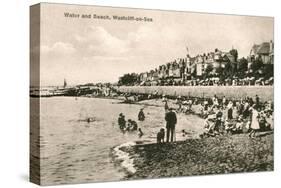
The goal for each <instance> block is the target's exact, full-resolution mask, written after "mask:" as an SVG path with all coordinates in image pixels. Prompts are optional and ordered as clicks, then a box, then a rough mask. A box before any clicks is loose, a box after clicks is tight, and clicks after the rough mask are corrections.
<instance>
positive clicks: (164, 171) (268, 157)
mask: <svg viewBox="0 0 281 188" xmlns="http://www.w3.org/2000/svg"><path fill="white" fill-rule="evenodd" d="M153 101H154V100H153ZM153 101H151V100H146V101H141V102H138V103H141V104H138V105H151V104H149V103H151V102H153ZM154 105H155V104H154ZM159 107H161V106H159ZM191 114H193V115H198V114H197V113H196V112H194V113H191ZM187 116H188V115H187ZM199 117H200V116H199ZM200 118H202V117H200ZM273 137H274V135H273V131H271V132H259V133H258V137H257V138H254V139H251V138H249V136H248V134H245V133H242V134H235V135H221V136H216V137H208V138H203V139H200V138H188V139H185V140H181V141H175V142H172V143H162V144H157V143H154V142H153V143H136V142H134V144H133V145H129V146H126V145H123V144H121V145H119V146H116V147H118V150H119V151H120V152H121V153H123V154H124V155H126V159H125V160H124V161H130V165H129V166H130V168H133V169H134V171H132V170H130V169H128V168H127V167H126V165H125V166H124V165H122V158H121V167H122V168H123V169H124V170H125V172H126V174H127V175H126V176H125V177H124V178H123V179H124V180H134V179H143V178H161V177H177V176H193V175H211V174H225V173H241V172H259V171H273V170H274V160H273V148H274V147H273ZM116 147H115V148H116ZM116 159H117V160H120V158H118V156H117V157H116V155H115V157H114V161H116ZM119 162H120V161H119ZM125 163H126V162H125Z"/></svg>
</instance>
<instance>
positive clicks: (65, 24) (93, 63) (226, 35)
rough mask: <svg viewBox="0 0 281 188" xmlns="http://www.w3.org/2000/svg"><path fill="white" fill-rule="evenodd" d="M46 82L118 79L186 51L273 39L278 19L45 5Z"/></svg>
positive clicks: (242, 49) (245, 49) (242, 52)
mask: <svg viewBox="0 0 281 188" xmlns="http://www.w3.org/2000/svg"><path fill="white" fill-rule="evenodd" d="M65 12H69V13H76V14H97V15H109V16H112V15H117V16H135V17H150V18H152V19H153V22H137V21H116V20H97V19H85V18H84V19H81V18H65V17H64V13H65ZM41 15H42V16H41V46H40V47H41V48H40V49H41V60H40V61H41V64H40V68H41V70H40V73H41V85H62V84H63V79H64V78H66V79H67V81H68V83H69V84H82V83H89V82H116V81H117V80H118V77H120V76H121V75H122V74H124V73H128V72H138V73H139V72H144V71H147V70H150V69H153V68H156V67H158V66H159V65H161V64H164V63H166V62H169V61H172V60H174V59H176V58H178V57H184V56H185V55H186V46H188V48H189V52H190V54H191V55H192V56H193V55H197V54H199V53H207V52H210V51H213V50H214V49H215V48H219V49H220V50H223V51H229V50H230V49H231V48H232V46H233V47H234V48H236V49H238V52H239V57H243V56H247V55H248V54H249V51H250V49H251V46H252V45H253V44H254V43H256V44H259V43H261V42H264V41H269V40H273V19H272V18H267V17H253V16H251V17H249V16H233V15H215V14H199V13H187V12H166V11H151V10H149V11H148V10H139V9H117V8H103V7H89V6H73V5H67V6H65V5H52V4H44V5H43V7H42V9H41Z"/></svg>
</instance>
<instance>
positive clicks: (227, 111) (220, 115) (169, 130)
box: [118, 93, 274, 143]
mask: <svg viewBox="0 0 281 188" xmlns="http://www.w3.org/2000/svg"><path fill="white" fill-rule="evenodd" d="M155 96H157V99H161V100H162V102H163V105H164V110H165V121H166V130H165V129H164V128H163V127H162V128H160V130H159V132H158V133H157V135H156V141H157V143H162V142H165V136H166V142H173V141H175V140H176V134H175V128H176V124H177V114H178V113H183V114H190V113H192V114H196V115H199V116H200V117H202V118H204V130H203V133H202V134H201V135H200V137H201V138H206V137H213V136H217V135H223V134H240V133H244V134H246V133H248V134H249V137H251V138H253V137H256V136H257V135H256V133H257V132H259V131H272V130H273V129H274V125H273V110H274V109H273V102H272V101H263V102H262V101H261V99H260V97H259V96H258V95H256V96H255V97H254V98H252V97H245V98H240V99H227V98H226V97H225V96H223V97H222V98H219V97H217V96H216V95H214V96H213V97H212V98H205V99H200V98H191V97H181V96H178V97H176V98H173V99H172V100H170V99H168V98H169V97H168V96H165V95H162V96H161V98H160V97H159V96H158V95H157V93H156V94H155V95H150V96H147V98H148V99H152V98H155ZM140 97H142V96H140ZM169 104H170V105H171V104H173V105H171V106H173V107H170V105H169ZM175 106H176V107H175ZM137 118H138V121H144V120H145V114H144V111H143V108H142V109H140V111H139V113H138V116H137ZM118 125H119V128H120V130H122V131H123V132H126V131H128V132H133V131H138V135H139V136H140V137H141V136H142V135H143V132H142V130H141V128H139V127H138V125H137V123H136V121H134V120H131V119H128V121H126V120H125V116H124V115H123V114H122V113H120V114H119V118H118ZM181 133H182V135H186V134H187V132H186V131H185V130H182V132H181Z"/></svg>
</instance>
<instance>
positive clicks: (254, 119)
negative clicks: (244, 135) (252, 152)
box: [249, 105, 260, 138]
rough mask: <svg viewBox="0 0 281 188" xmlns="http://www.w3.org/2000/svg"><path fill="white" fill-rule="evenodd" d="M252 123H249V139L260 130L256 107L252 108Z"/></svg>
mask: <svg viewBox="0 0 281 188" xmlns="http://www.w3.org/2000/svg"><path fill="white" fill-rule="evenodd" d="M251 119H252V121H251V132H250V134H249V137H250V138H254V137H256V132H257V131H258V130H259V129H260V125H259V112H258V111H257V107H256V105H254V106H253V107H252V118H251Z"/></svg>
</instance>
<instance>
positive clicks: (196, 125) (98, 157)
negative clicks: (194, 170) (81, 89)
mask: <svg viewBox="0 0 281 188" xmlns="http://www.w3.org/2000/svg"><path fill="white" fill-rule="evenodd" d="M32 100H33V99H31V102H33V101H32ZM34 100H36V99H35V98H34ZM37 100H38V99H37ZM152 102H153V101H152ZM160 103H161V102H160ZM40 104H41V106H40V113H41V115H40V126H41V127H40V128H41V130H40V150H41V156H40V165H41V182H42V183H43V184H65V183H81V182H98V181H117V180H121V179H122V178H124V177H125V175H126V174H125V171H124V169H123V168H122V167H125V168H127V170H128V171H130V172H132V173H133V172H135V169H134V168H133V164H132V163H133V159H131V158H130V157H129V156H127V155H126V154H125V153H124V152H121V151H120V150H119V148H120V145H133V143H135V141H146V142H147V141H149V142H156V134H157V132H158V131H159V129H160V128H163V127H165V120H164V117H165V111H164V107H159V106H146V105H144V104H124V103H121V101H120V100H113V99H100V98H84V97H79V98H74V97H50V98H41V99H40ZM141 108H144V113H145V116H146V119H145V121H143V122H139V121H137V116H138V112H139V110H140V109H141ZM119 113H123V114H124V115H125V118H126V120H128V119H132V120H135V121H137V123H138V126H139V127H140V128H141V129H142V131H143V133H144V135H143V136H142V137H141V138H139V136H138V134H137V131H136V132H132V133H123V132H122V131H120V129H119V126H118V123H117V119H118V116H119ZM31 118H36V117H31ZM88 118H90V120H91V121H90V122H88V121H87V119H88ZM202 125H203V120H201V119H200V118H198V117H197V116H195V115H183V114H178V124H177V126H176V132H177V136H176V139H177V140H183V139H186V138H192V137H195V136H197V135H198V133H199V132H200V131H199V130H200V129H201V128H202ZM182 129H185V130H186V131H187V132H188V133H189V135H185V137H183V136H182V135H181V130H182ZM113 155H116V156H117V157H119V158H120V159H123V162H121V165H120V163H115V162H114V157H113Z"/></svg>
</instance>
